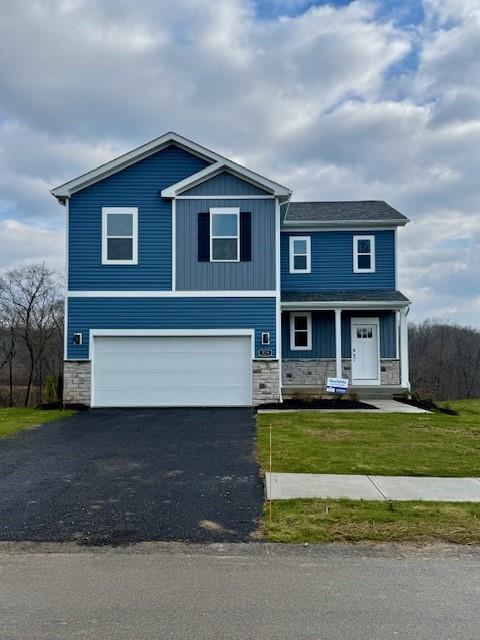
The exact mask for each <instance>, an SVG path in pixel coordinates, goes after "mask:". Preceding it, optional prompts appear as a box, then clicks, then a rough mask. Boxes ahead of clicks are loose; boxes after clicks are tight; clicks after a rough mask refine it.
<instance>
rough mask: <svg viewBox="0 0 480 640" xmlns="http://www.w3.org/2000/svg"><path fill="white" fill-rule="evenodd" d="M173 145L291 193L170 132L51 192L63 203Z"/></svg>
mask: <svg viewBox="0 0 480 640" xmlns="http://www.w3.org/2000/svg"><path fill="white" fill-rule="evenodd" d="M170 144H176V145H178V146H180V147H183V148H185V149H187V150H188V151H190V152H191V153H193V154H195V155H197V156H199V157H201V158H203V159H205V160H209V161H211V162H213V163H224V164H226V165H227V166H230V167H231V168H232V169H234V170H235V169H236V170H237V171H243V172H245V175H247V174H249V175H251V178H252V179H255V178H256V179H257V180H263V181H266V182H267V183H269V184H271V185H273V186H274V187H275V188H277V189H279V190H282V193H281V194H282V195H286V194H290V193H291V192H290V190H289V189H286V188H285V187H282V186H281V185H279V184H277V183H275V182H272V181H270V180H267V179H266V178H264V177H263V176H259V175H258V174H256V173H254V172H253V171H249V170H248V169H245V168H244V167H242V166H241V165H239V164H237V163H235V162H232V161H231V160H228V159H227V158H224V157H223V156H221V155H219V154H218V153H215V152H214V151H211V150H210V149H207V148H205V147H202V145H199V144H197V143H196V142H193V141H192V140H189V139H188V138H184V137H183V136H181V135H179V134H178V133H175V132H173V131H169V132H168V133H166V134H164V135H163V136H160V137H159V138H155V140H151V141H150V142H147V143H146V144H144V145H142V146H140V147H137V148H136V149H133V150H132V151H129V152H128V153H125V154H123V155H121V156H119V157H118V158H114V159H113V160H110V162H106V163H105V164H102V165H100V166H99V167H97V168H96V169H93V170H92V171H88V172H87V173H84V174H83V175H81V176H79V177H78V178H75V179H74V180H70V181H69V182H65V183H64V184H62V185H60V186H58V187H56V188H55V189H52V190H51V193H52V195H54V196H55V197H56V198H58V199H59V200H60V201H61V202H62V203H63V202H64V200H65V198H66V197H68V196H70V195H72V194H73V193H75V192H76V191H80V190H81V189H84V188H85V187H87V186H89V185H91V184H94V183H95V182H98V181H99V180H103V179H104V178H106V177H107V176H109V175H112V174H114V173H116V172H117V171H120V170H122V169H125V167H128V166H129V165H131V164H133V163H135V162H138V161H139V160H141V159H143V158H146V157H147V156H149V155H152V154H153V153H156V152H157V151H160V150H161V149H162V148H164V147H167V146H168V145H170Z"/></svg>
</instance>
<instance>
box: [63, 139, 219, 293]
mask: <svg viewBox="0 0 480 640" xmlns="http://www.w3.org/2000/svg"><path fill="white" fill-rule="evenodd" d="M207 165H208V163H207V162H206V161H205V160H202V159H200V158H198V157H196V156H194V155H192V154H190V153H188V152H187V151H185V150H183V149H180V148H179V147H175V146H170V147H167V148H166V149H163V150H162V151H159V152H157V153H155V154H154V155H151V156H149V157H147V158H145V159H143V160H140V161H138V162H137V163H135V164H133V165H131V166H129V167H127V168H126V169H123V170H122V171H119V172H118V173H116V174H114V175H112V176H110V177H108V178H105V179H104V180H102V181H100V182H97V183H95V184H93V185H92V186H90V187H87V188H85V189H83V190H82V191H79V192H78V193H76V194H74V195H73V196H72V198H71V200H70V207H69V209H70V211H69V289H70V290H72V291H74V290H87V291H88V290H108V289H111V290H122V289H136V290H166V289H170V288H171V282H172V268H171V266H172V227H171V222H172V205H171V202H170V201H169V200H164V199H163V198H162V197H161V195H160V192H161V190H162V189H164V188H165V187H168V186H169V185H171V184H174V183H175V182H178V181H179V180H183V179H184V178H186V177H188V176H190V175H192V174H193V173H196V172H197V171H200V170H201V169H204V168H205V167H206V166H207ZM102 207H138V265H102V232H101V229H102Z"/></svg>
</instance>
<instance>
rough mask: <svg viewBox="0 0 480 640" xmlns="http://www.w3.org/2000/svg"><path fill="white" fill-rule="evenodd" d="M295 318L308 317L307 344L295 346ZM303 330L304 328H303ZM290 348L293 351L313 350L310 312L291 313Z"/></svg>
mask: <svg viewBox="0 0 480 640" xmlns="http://www.w3.org/2000/svg"><path fill="white" fill-rule="evenodd" d="M295 318H307V346H306V347H296V346H295ZM302 331H303V329H302ZM290 350H291V351H311V350H312V314H311V313H309V312H302V313H291V314H290Z"/></svg>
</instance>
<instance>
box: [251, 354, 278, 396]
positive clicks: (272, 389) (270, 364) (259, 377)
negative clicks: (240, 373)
mask: <svg viewBox="0 0 480 640" xmlns="http://www.w3.org/2000/svg"><path fill="white" fill-rule="evenodd" d="M252 402H253V406H254V407H256V406H257V405H259V404H264V403H266V402H280V390H279V363H278V360H254V361H253V362H252Z"/></svg>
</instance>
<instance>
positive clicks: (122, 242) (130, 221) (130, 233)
mask: <svg viewBox="0 0 480 640" xmlns="http://www.w3.org/2000/svg"><path fill="white" fill-rule="evenodd" d="M137 263H138V209H137V208H136V207H103V209H102V264H137Z"/></svg>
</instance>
